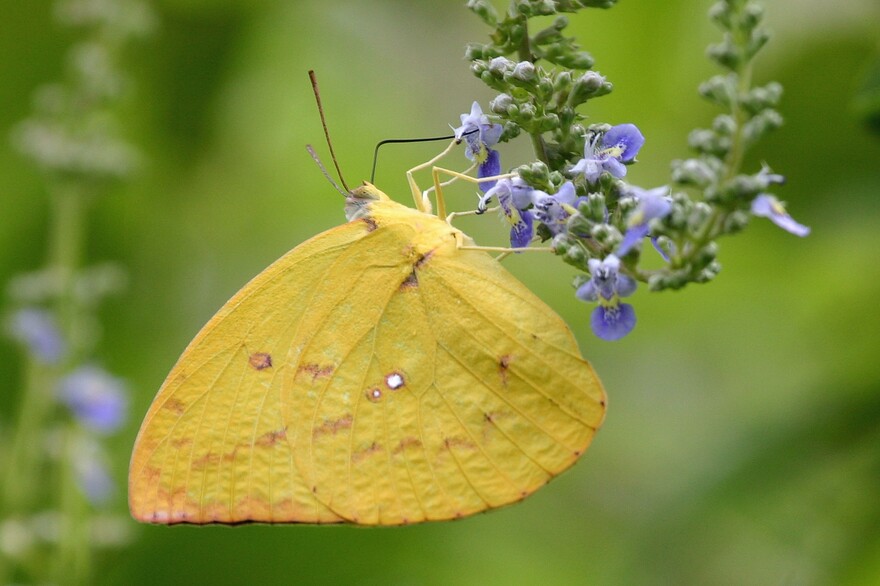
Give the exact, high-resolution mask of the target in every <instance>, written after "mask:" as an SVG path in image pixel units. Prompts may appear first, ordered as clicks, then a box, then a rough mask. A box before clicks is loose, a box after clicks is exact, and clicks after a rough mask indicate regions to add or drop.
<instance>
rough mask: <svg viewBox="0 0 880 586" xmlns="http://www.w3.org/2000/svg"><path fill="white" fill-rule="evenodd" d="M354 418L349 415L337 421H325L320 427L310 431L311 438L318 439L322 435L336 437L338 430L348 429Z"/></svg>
mask: <svg viewBox="0 0 880 586" xmlns="http://www.w3.org/2000/svg"><path fill="white" fill-rule="evenodd" d="M353 421H354V417H353V416H352V414H351V413H349V414H348V415H343V416H342V417H340V418H338V419H327V420H325V421H324V423H322V424H321V425H318V426H316V427H315V428H314V429H313V430H312V437H315V438H317V437H320V436H322V435H336V434H337V433H338V432H339V430H340V429H350V428H351V424H352V422H353Z"/></svg>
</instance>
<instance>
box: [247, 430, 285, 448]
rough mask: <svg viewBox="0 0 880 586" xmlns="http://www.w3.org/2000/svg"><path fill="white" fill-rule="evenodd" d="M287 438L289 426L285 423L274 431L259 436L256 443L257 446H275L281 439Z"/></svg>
mask: <svg viewBox="0 0 880 586" xmlns="http://www.w3.org/2000/svg"><path fill="white" fill-rule="evenodd" d="M283 439H287V426H286V425H285V426H284V427H282V428H281V429H273V430H272V431H267V432H266V433H264V434H263V435H261V436H260V437H258V438H257V441H255V442H254V445H257V446H267V447H268V446H274V445H275V444H277V443H278V442H279V441H281V440H283Z"/></svg>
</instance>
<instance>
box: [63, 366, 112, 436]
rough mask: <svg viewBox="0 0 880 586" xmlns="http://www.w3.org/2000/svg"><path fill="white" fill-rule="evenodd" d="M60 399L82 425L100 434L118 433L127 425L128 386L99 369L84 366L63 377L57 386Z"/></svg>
mask: <svg viewBox="0 0 880 586" xmlns="http://www.w3.org/2000/svg"><path fill="white" fill-rule="evenodd" d="M58 398H59V399H60V400H61V402H62V403H64V404H65V405H67V406H68V407H69V408H70V410H71V411H72V412H73V414H74V416H75V417H76V418H77V419H78V420H79V421H80V423H82V424H83V425H84V426H86V427H88V428H90V429H92V430H94V431H97V432H99V433H110V432H112V431H115V430H116V429H118V428H119V427H120V426H121V425H122V424H123V423H124V422H125V417H126V409H127V407H128V397H127V396H126V391H125V386H124V385H123V383H122V381H121V380H120V379H118V378H116V377H113V376H111V375H110V374H108V373H107V372H106V371H104V370H102V369H100V368H98V367H96V366H81V367H79V368H77V369H76V370H74V371H73V372H71V373H70V374H68V375H67V376H66V377H64V378H63V379H62V380H61V382H60V383H59V386H58Z"/></svg>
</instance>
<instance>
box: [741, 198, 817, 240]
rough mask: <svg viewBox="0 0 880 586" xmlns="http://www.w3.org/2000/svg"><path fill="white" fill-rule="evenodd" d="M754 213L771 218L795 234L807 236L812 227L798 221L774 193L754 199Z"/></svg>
mask: <svg viewBox="0 0 880 586" xmlns="http://www.w3.org/2000/svg"><path fill="white" fill-rule="evenodd" d="M752 213H753V214H755V215H756V216H762V217H764V218H769V219H770V221H771V222H773V223H774V224H776V225H777V226H779V227H780V228H782V229H783V230H785V231H786V232H791V233H792V234H794V235H795V236H801V237H803V236H807V235H808V234H809V233H810V229H809V228H808V227H807V226H804V225H803V224H799V223H797V222H796V221H795V220H794V218H792V217H791V216H789V215H788V212H786V211H785V206H784V205H782V202H781V201H779V200H778V199H776V198H775V197H773V196H772V195H769V194H766V193H762V194H761V195H759V196H758V197H756V198H755V199H754V201H752Z"/></svg>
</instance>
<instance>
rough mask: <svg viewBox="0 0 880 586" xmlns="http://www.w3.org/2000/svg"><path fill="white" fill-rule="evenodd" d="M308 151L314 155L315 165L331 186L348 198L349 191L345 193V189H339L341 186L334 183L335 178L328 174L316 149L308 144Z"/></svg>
mask: <svg viewBox="0 0 880 586" xmlns="http://www.w3.org/2000/svg"><path fill="white" fill-rule="evenodd" d="M306 150H307V151H309V154H310V155H312V158H313V159H314V160H315V163H316V164H317V165H318V168H319V169H320V170H321V173H323V174H324V177H326V178H327V181H329V182H330V185H332V186H333V187H334V188H335V189H336V191H338V192H339V193H341V194H342V195H344V196H346V197H348V195H349V193H348V192H347V191H345V190H344V189H342V188H341V187H339V185H338V184H337V183H336V182H335V181H333V177H331V176H330V173H328V172H327V167H325V166H324V163H322V162H321V159H320V158H319V157H318V153H316V152H315V149H313V148H312V145H310V144H307V145H306Z"/></svg>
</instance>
